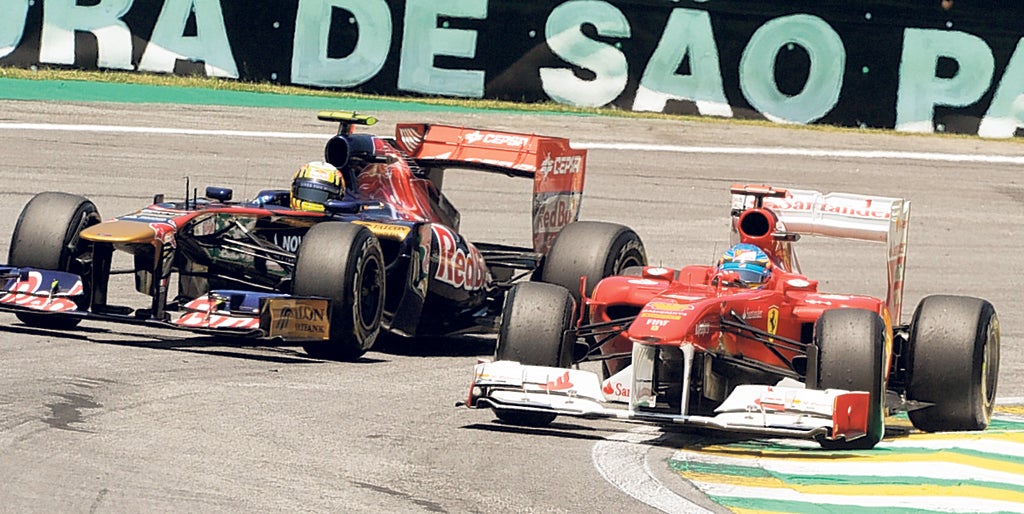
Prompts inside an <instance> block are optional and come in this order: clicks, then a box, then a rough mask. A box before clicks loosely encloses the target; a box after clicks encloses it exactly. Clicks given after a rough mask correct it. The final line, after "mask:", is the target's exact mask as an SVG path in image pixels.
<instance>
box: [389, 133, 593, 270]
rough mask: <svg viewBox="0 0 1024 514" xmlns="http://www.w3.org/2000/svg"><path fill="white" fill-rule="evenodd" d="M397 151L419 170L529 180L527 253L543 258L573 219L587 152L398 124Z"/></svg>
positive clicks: (556, 143)
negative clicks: (530, 238) (530, 222)
mask: <svg viewBox="0 0 1024 514" xmlns="http://www.w3.org/2000/svg"><path fill="white" fill-rule="evenodd" d="M395 135H396V138H395V139H396V141H397V143H398V146H399V147H400V148H401V149H402V151H404V152H405V153H406V154H408V155H409V156H410V157H412V158H413V159H414V160H415V161H416V162H417V163H419V164H420V165H421V166H424V167H434V168H452V167H457V168H467V169H475V170H481V171H489V172H496V173H503V174H505V175H509V176H513V177H524V178H532V179H533V249H534V251H536V252H539V253H547V251H548V249H549V248H550V247H551V243H552V242H553V241H554V238H555V236H556V235H557V234H558V232H559V231H560V230H562V228H563V227H565V226H566V225H568V224H569V223H572V222H574V221H576V220H577V219H578V217H579V211H580V203H581V201H582V199H583V180H584V176H585V172H586V164H587V151H586V150H577V149H574V148H571V147H570V146H569V140H568V139H564V138H557V137H547V136H538V135H535V134H517V133H512V132H499V131H493V130H480V129H473V128H465V127H454V126H447V125H431V124H412V123H400V124H398V126H397V127H396V130H395Z"/></svg>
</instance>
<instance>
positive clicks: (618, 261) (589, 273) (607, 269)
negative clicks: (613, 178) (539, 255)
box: [540, 221, 647, 303]
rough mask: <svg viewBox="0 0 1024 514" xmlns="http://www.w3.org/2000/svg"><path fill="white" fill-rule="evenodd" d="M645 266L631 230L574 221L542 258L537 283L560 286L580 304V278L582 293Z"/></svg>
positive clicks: (641, 246)
mask: <svg viewBox="0 0 1024 514" xmlns="http://www.w3.org/2000/svg"><path fill="white" fill-rule="evenodd" d="M646 264H647V253H646V251H645V250H644V244H643V241H641V240H640V236H638V235H637V234H636V232H634V231H633V230H632V229H630V228H629V227H626V226H624V225H618V224H615V223H605V222H601V221H577V222H575V223H570V224H568V225H566V226H565V228H563V229H562V231H561V232H559V233H558V236H557V237H556V238H555V242H554V243H553V244H552V245H551V250H550V251H548V254H547V256H546V257H545V258H544V267H543V269H542V270H541V275H540V281H541V282H546V283H549V284H557V285H560V286H562V287H564V288H566V289H567V290H569V292H570V293H571V294H572V297H573V299H574V300H576V302H577V303H579V302H580V277H583V276H585V277H587V287H586V291H585V292H586V294H587V296H590V293H591V292H592V291H593V290H594V286H596V285H597V283H598V282H600V281H601V279H603V278H605V277H610V276H612V275H618V274H620V273H622V272H623V271H624V270H625V269H626V268H629V267H631V266H644V265H646Z"/></svg>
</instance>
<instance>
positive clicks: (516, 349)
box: [494, 282, 576, 427]
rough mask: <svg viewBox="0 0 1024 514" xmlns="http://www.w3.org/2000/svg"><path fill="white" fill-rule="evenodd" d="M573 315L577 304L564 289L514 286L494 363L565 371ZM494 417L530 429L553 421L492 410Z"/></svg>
mask: <svg viewBox="0 0 1024 514" xmlns="http://www.w3.org/2000/svg"><path fill="white" fill-rule="evenodd" d="M575 311H576V302H575V301H574V300H573V298H572V295H570V294H569V291H568V290H567V289H565V288H564V287H561V286H557V285H554V284H542V283H538V282H521V283H519V284H516V285H515V286H513V287H512V289H511V290H509V292H508V295H507V296H506V297H505V306H504V309H503V310H502V314H501V327H500V328H499V330H498V344H497V346H496V347H495V350H494V359H495V360H509V361H516V362H519V363H520V364H525V365H529V366H548V367H553V368H568V367H569V366H571V365H572V360H573V346H574V342H575V341H573V340H572V339H571V338H570V337H568V336H567V331H568V330H570V329H571V328H572V324H573V314H574V313H575ZM494 413H495V415H496V416H498V419H500V420H502V421H505V422H507V423H511V424H514V425H525V426H532V427H541V426H546V425H549V424H550V423H551V422H552V421H554V420H555V417H556V415H555V414H549V413H546V412H522V411H513V410H505V409H494Z"/></svg>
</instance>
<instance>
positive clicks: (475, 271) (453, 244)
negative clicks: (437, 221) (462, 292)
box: [430, 225, 487, 291]
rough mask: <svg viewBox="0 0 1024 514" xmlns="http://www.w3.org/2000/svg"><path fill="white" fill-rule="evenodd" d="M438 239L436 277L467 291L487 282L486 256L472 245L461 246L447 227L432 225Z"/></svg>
mask: <svg viewBox="0 0 1024 514" xmlns="http://www.w3.org/2000/svg"><path fill="white" fill-rule="evenodd" d="M430 228H431V229H432V230H433V231H434V238H436V239H437V273H435V274H434V278H436V279H437V280H440V281H441V282H444V283H446V284H450V285H452V286H454V287H458V288H462V289H466V290H467V291H475V290H478V289H480V288H482V287H484V285H485V284H486V283H487V267H486V266H485V265H484V258H483V256H482V255H480V252H479V251H478V250H477V249H476V248H475V247H473V246H472V245H467V248H468V250H469V251H468V252H467V251H466V249H465V248H463V247H461V246H459V244H458V242H457V241H458V240H457V239H456V236H455V234H453V233H452V231H451V230H449V229H448V228H447V227H444V226H441V225H431V226H430Z"/></svg>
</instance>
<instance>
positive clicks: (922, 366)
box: [907, 295, 999, 432]
mask: <svg viewBox="0 0 1024 514" xmlns="http://www.w3.org/2000/svg"><path fill="white" fill-rule="evenodd" d="M908 353H909V355H908V359H907V362H908V366H907V367H908V369H909V371H910V376H909V378H908V384H907V398H908V399H909V400H912V401H916V402H922V403H926V404H930V405H929V406H926V407H923V408H920V409H914V410H911V411H909V412H908V413H907V415H908V416H909V417H910V422H911V423H912V424H913V425H914V428H917V429H918V430H923V431H925V432H946V431H961V430H984V429H985V428H986V427H987V426H988V423H989V421H990V420H991V419H992V409H993V407H994V406H995V399H996V384H997V379H998V376H999V319H998V318H997V317H996V311H995V308H994V307H993V306H992V304H991V303H989V302H988V301H985V300H982V299H980V298H971V297H966V296H946V295H935V296H928V297H925V298H924V299H923V300H921V303H919V304H918V306H917V309H916V310H915V311H914V318H913V321H911V325H910V344H909V351H908Z"/></svg>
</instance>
